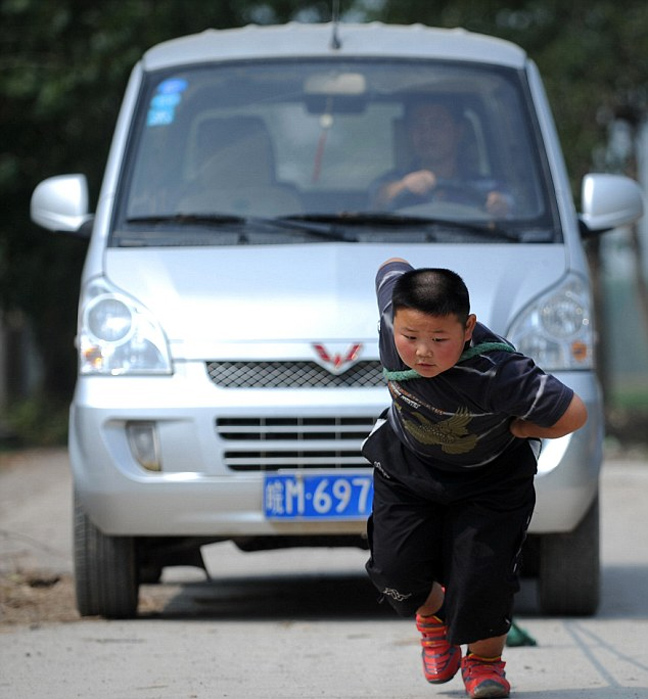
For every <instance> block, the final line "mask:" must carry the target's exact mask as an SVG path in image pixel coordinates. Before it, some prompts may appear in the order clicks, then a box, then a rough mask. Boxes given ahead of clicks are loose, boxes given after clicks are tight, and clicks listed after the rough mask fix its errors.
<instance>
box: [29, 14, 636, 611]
mask: <svg viewBox="0 0 648 699" xmlns="http://www.w3.org/2000/svg"><path fill="white" fill-rule="evenodd" d="M428 98H434V99H437V98H438V99H442V100H444V101H445V102H446V103H447V104H452V109H453V113H454V114H455V115H456V118H457V119H458V120H460V123H461V141H460V142H459V143H458V144H457V147H458V149H459V155H458V157H460V158H461V159H462V163H463V167H464V169H465V170H466V171H470V173H471V178H472V179H474V181H475V182H477V181H479V182H481V189H480V188H479V187H476V186H475V187H473V186H472V185H471V184H467V183H466V181H462V180H459V179H456V180H455V179H453V178H449V179H448V180H447V181H444V182H440V183H439V188H438V189H439V190H441V189H443V190H444V191H445V195H442V196H437V195H435V196H431V197H429V198H423V199H422V200H419V201H414V202H413V201H411V200H410V201H404V202H400V204H399V203H398V202H392V203H390V204H389V205H386V204H384V203H383V202H381V201H380V199H379V198H378V199H376V196H375V193H376V191H377V187H378V183H380V182H381V181H382V180H381V178H384V176H385V173H388V172H391V171H396V170H398V169H404V168H407V167H408V163H410V162H412V159H413V158H415V157H416V153H413V152H412V141H411V140H410V139H409V137H408V133H407V114H408V109H409V108H410V106H411V104H412V103H413V102H416V101H417V100H421V99H428ZM484 183H486V184H484ZM441 185H443V187H441ZM494 187H496V188H497V189H498V190H500V191H501V192H502V193H503V198H504V200H505V201H506V206H505V207H504V208H502V209H500V210H499V211H497V212H493V211H490V210H488V208H487V207H486V206H485V205H484V188H486V189H488V188H494ZM437 194H438V192H437ZM31 214H32V218H33V220H34V221H36V222H37V223H39V224H40V225H42V226H44V227H46V228H49V229H51V230H54V231H59V232H68V233H70V232H74V233H77V234H78V233H80V232H81V233H83V232H87V234H88V235H89V236H90V242H89V250H88V254H87V260H86V264H85V268H84V273H83V279H82V287H81V295H80V305H79V321H78V334H77V337H76V344H77V348H78V354H79V373H78V382H77V386H76V391H75V395H74V400H73V404H72V407H71V417H70V432H69V449H70V458H71V464H72V470H73V481H74V496H75V498H74V503H75V504H74V508H75V512H74V536H75V542H74V543H75V565H76V589H77V602H78V608H79V611H80V613H81V614H82V615H96V614H99V615H104V616H106V617H129V616H132V615H134V614H135V613H136V611H137V605H138V590H139V585H140V583H143V582H154V581H156V580H158V579H159V577H160V574H161V571H162V569H163V568H164V567H165V566H170V565H179V564H183V565H185V564H188V563H189V564H199V563H200V560H201V556H200V549H201V547H202V546H203V545H206V544H209V543H213V542H219V541H225V540H231V541H233V542H235V544H237V545H238V546H239V547H240V548H241V549H243V550H249V551H252V550H258V549H263V548H271V547H287V546H317V545H321V546H365V545H366V537H365V522H366V518H367V515H368V514H369V512H370V509H371V497H372V482H371V472H370V469H369V468H368V465H367V464H366V463H365V462H364V461H363V459H362V457H361V454H360V446H361V443H362V441H363V439H364V438H365V437H366V436H367V434H368V433H369V431H370V429H371V427H372V424H373V422H374V420H375V419H376V417H377V416H378V415H379V414H380V413H381V412H382V411H383V409H384V408H385V407H386V406H387V404H388V402H389V397H388V393H387V390H386V387H385V383H384V380H383V377H382V369H381V366H380V363H379V361H378V346H377V330H376V324H377V308H376V302H375V297H374V289H373V281H374V275H375V272H376V269H377V267H378V266H379V265H380V264H381V263H382V262H383V261H384V260H385V259H386V258H388V257H391V256H400V257H405V258H407V259H408V260H410V261H411V262H412V264H413V265H415V266H418V267H420V266H440V267H448V268H451V269H454V270H455V271H457V272H458V273H459V274H461V275H462V277H463V278H464V279H465V281H466V283H467V285H468V287H469V289H470V291H471V298H472V301H473V310H474V312H475V313H476V314H477V316H478V318H479V320H480V321H482V322H483V323H485V324H486V325H488V326H489V327H490V328H492V329H493V330H494V331H495V332H497V333H499V334H501V335H504V336H506V337H508V338H509V339H510V340H511V341H512V342H513V343H514V344H515V345H516V346H517V347H518V348H519V349H520V350H521V351H523V352H525V353H527V354H529V355H531V356H533V357H534V358H535V359H536V361H537V363H538V364H539V365H540V366H542V367H543V368H544V369H545V370H546V371H548V372H551V373H554V374H556V375H557V376H559V377H560V379H561V380H562V381H564V382H565V383H567V384H569V385H570V386H572V387H573V388H574V389H575V390H576V391H577V392H578V394H579V395H580V396H581V397H582V398H583V400H584V401H585V402H586V404H587V407H588V410H589V415H590V418H589V422H588V423H587V426H586V427H585V428H584V429H582V430H580V431H579V432H578V433H576V434H573V435H569V436H567V437H564V438H562V439H558V440H554V441H551V442H548V443H547V444H546V445H545V448H544V450H543V452H542V455H541V458H540V463H539V473H538V476H537V491H538V504H537V508H536V513H535V516H534V518H533V521H532V523H531V528H530V534H531V535H530V537H529V540H528V545H527V552H526V558H525V561H526V572H527V573H528V574H529V575H533V576H536V577H537V578H538V589H539V605H540V609H541V610H542V611H543V612H545V613H561V614H591V613H593V612H594V611H595V610H596V608H597V605H598V598H599V507H598V490H599V469H600V465H601V458H602V442H603V418H602V410H601V395H600V391H599V387H598V385H597V381H596V377H595V373H594V363H595V343H596V330H595V328H594V326H593V321H592V319H593V313H592V301H591V294H590V281H589V276H588V267H587V263H586V260H585V255H584V252H583V246H582V241H581V237H582V235H583V234H584V233H585V232H586V233H588V234H592V233H595V232H600V231H604V230H608V229H610V228H613V227H615V226H619V225H622V224H626V223H629V222H631V221H633V220H635V219H636V218H638V217H639V216H640V215H641V214H642V199H641V192H640V190H639V188H638V186H637V185H636V184H635V183H634V182H632V181H630V180H627V179H625V178H622V177H617V176H611V175H600V174H599V175H588V176H587V177H585V179H584V181H583V189H582V214H580V216H578V215H577V214H576V212H575V210H574V205H573V202H572V198H571V194H570V185H569V181H568V178H567V174H566V172H565V167H564V163H563V159H562V155H561V150H560V146H559V143H558V140H557V137H556V132H555V129H554V125H553V123H552V117H551V114H550V110H549V107H548V105H547V100H546V97H545V94H544V91H543V87H542V84H541V80H540V77H539V75H538V71H537V69H536V67H535V65H534V63H533V62H532V61H531V60H530V59H529V58H528V57H527V56H526V54H525V53H524V52H523V51H522V50H521V49H520V48H519V47H517V46H515V45H513V44H511V43H508V42H505V41H501V40H497V39H494V38H489V37H485V36H480V35H476V34H471V33H468V32H465V31H462V30H440V29H432V28H425V27H423V26H420V25H416V26H411V27H404V26H386V25H382V24H367V25H353V24H341V25H339V26H333V25H329V24H323V25H315V24H296V23H294V24H288V25H286V26H278V27H258V26H248V27H244V28H240V29H231V30H223V31H215V30H210V31H205V32H203V33H201V34H198V35H195V36H189V37H185V38H180V39H177V40H174V41H169V42H166V43H163V44H161V45H159V46H156V47H154V48H152V49H150V50H149V51H147V52H146V53H145V55H144V56H143V57H142V59H141V60H140V61H139V62H138V63H137V65H136V66H135V67H134V70H133V72H132V75H131V79H130V82H129V84H128V87H127V90H126V94H125V97H124V101H123V105H122V109H121V112H120V115H119V119H118V122H117V126H116V131H115V135H114V139H113V142H112V148H111V150H110V155H109V159H108V163H107V167H106V171H105V177H104V181H103V186H102V189H101V192H100V196H99V200H98V202H97V206H96V213H95V214H94V215H93V214H90V213H89V206H88V191H87V184H86V179H85V177H84V176H83V175H80V174H76V175H66V176H61V177H54V178H50V179H48V180H45V181H44V182H42V183H41V184H40V185H39V186H38V187H37V188H36V190H35V192H34V194H33V198H32V209H31Z"/></svg>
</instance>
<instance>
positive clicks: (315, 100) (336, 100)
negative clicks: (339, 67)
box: [304, 72, 367, 114]
mask: <svg viewBox="0 0 648 699" xmlns="http://www.w3.org/2000/svg"><path fill="white" fill-rule="evenodd" d="M366 90H367V83H366V80H365V77H364V75H362V73H337V72H329V73H314V74H313V75H310V76H309V77H308V78H307V79H306V81H305V82H304V93H305V103H306V108H307V109H308V112H309V113H311V114H325V113H326V114H335V113H347V114H360V113H362V112H363V111H364V109H365V107H366V99H365V94H366Z"/></svg>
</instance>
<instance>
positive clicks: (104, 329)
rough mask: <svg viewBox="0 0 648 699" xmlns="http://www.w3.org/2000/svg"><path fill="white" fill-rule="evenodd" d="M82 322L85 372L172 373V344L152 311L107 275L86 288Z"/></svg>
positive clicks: (82, 368)
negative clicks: (111, 280) (113, 283)
mask: <svg viewBox="0 0 648 699" xmlns="http://www.w3.org/2000/svg"><path fill="white" fill-rule="evenodd" d="M83 298H84V301H83V303H82V307H81V313H80V325H79V370H80V372H81V373H82V374H109V375H117V374H171V373H172V367H171V357H170V353H169V347H168V343H167V340H166V337H165V335H164V332H163V331H162V328H161V327H160V325H159V323H158V322H157V321H156V320H155V318H154V317H153V316H152V314H151V313H150V312H149V311H148V310H147V309H146V308H144V306H142V304H140V303H138V302H137V301H136V300H135V299H133V298H131V297H129V296H127V295H126V294H125V293H123V292H122V291H120V290H119V289H117V288H116V287H113V286H112V285H111V284H109V283H108V282H107V281H106V280H105V279H95V280H93V281H91V282H90V283H89V284H88V286H87V287H86V289H85V293H84V296H83Z"/></svg>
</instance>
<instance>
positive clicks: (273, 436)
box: [216, 417, 374, 471]
mask: <svg viewBox="0 0 648 699" xmlns="http://www.w3.org/2000/svg"><path fill="white" fill-rule="evenodd" d="M373 423H374V418H372V417H359V418H358V417H322V418H320V417H265V418H247V417H246V418H219V419H218V420H217V421H216V432H217V434H218V436H219V437H220V438H221V439H222V440H224V441H225V442H226V443H227V448H226V450H225V464H226V466H227V467H228V468H230V469H231V470H233V471H277V470H278V469H283V468H287V469H309V468H325V469H329V468H333V469H338V468H364V467H367V466H368V464H367V462H366V460H365V459H364V458H363V457H362V455H361V453H360V448H361V446H362V442H363V440H364V439H365V438H366V437H367V435H368V434H369V432H370V431H371V428H372V427H373Z"/></svg>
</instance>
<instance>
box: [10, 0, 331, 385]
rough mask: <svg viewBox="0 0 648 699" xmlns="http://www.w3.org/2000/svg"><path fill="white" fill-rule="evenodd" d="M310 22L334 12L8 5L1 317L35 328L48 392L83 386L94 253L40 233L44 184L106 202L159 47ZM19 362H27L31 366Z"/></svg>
mask: <svg viewBox="0 0 648 699" xmlns="http://www.w3.org/2000/svg"><path fill="white" fill-rule="evenodd" d="M300 13H302V14H304V16H306V18H307V19H310V20H318V19H319V20H321V19H324V18H328V16H329V15H330V8H329V6H328V3H322V2H313V3H308V2H299V1H298V0H277V2H274V3H260V2H254V1H249V2H246V1H244V0H219V1H218V2H214V1H213V0H193V1H191V0H189V1H187V0H119V1H117V0H114V1H111V0H109V1H106V2H101V3H90V2H87V0H56V2H43V1H42V0H0V46H1V53H0V133H1V134H2V144H1V146H0V198H1V199H2V202H3V216H2V218H1V219H0V308H1V309H2V311H3V315H4V318H5V323H7V322H8V323H9V324H11V319H12V318H16V317H20V318H22V317H25V318H27V319H28V320H29V322H30V326H31V328H33V331H34V334H35V339H36V341H37V346H38V347H39V350H40V355H41V356H40V357H39V360H40V363H41V367H42V374H43V387H42V389H43V392H44V393H45V394H47V395H50V396H53V397H61V398H62V399H66V398H67V397H68V396H69V395H70V393H71V389H72V386H73V383H74V378H75V373H76V357H75V352H74V348H73V337H74V333H75V322H76V303H77V293H78V280H79V276H80V272H81V267H82V264H83V258H84V255H85V243H84V242H83V241H81V240H74V239H71V238H65V237H63V236H53V235H51V234H49V233H47V232H45V231H42V230H41V229H39V228H37V227H36V226H34V225H33V224H31V223H30V221H29V214H28V212H29V200H30V197H31V193H32V191H33V189H34V187H35V186H36V184H37V183H38V182H39V181H40V180H42V179H44V178H45V177H48V176H50V175H56V174H62V173H67V172H83V173H85V174H86V175H87V177H88V180H89V184H90V191H91V202H94V201H95V200H96V196H97V194H98V190H99V185H100V180H101V176H102V171H103V167H104V165H105V160H106V155H107V152H108V148H109V146H110V138H111V135H112V131H113V127H114V123H115V119H116V116H117V112H118V110H119V106H120V103H121V98H122V93H123V90H124V87H125V85H126V81H127V79H128V75H129V72H130V70H131V68H132V66H133V65H134V63H135V62H136V61H137V60H138V58H139V57H140V56H141V54H142V53H143V52H144V51H145V50H146V49H148V48H149V47H151V46H153V45H154V44H157V43H158V42H160V41H163V40H166V39H170V38H174V37H176V36H181V35H184V34H191V33H194V32H199V31H203V30H204V29H207V28H210V27H214V28H225V27H234V26H241V25H244V24H247V23H248V22H251V21H258V22H262V23H268V22H283V21H287V20H289V19H291V18H293V17H295V16H297V15H299V14H300ZM20 351H21V350H20V348H19V347H15V348H12V352H14V353H17V354H18V355H19V354H20ZM13 360H14V363H16V364H19V363H20V356H15V357H13Z"/></svg>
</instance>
